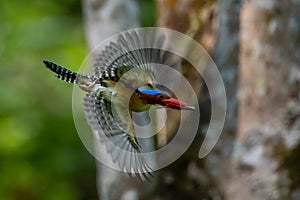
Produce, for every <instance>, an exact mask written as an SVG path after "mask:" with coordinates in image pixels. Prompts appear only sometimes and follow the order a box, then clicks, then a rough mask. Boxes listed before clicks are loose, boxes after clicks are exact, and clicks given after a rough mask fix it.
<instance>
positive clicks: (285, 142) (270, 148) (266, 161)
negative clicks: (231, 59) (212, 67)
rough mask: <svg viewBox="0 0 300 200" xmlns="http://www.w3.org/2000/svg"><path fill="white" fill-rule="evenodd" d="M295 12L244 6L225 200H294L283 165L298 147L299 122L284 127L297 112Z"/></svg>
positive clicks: (278, 4) (263, 4)
mask: <svg viewBox="0 0 300 200" xmlns="http://www.w3.org/2000/svg"><path fill="white" fill-rule="evenodd" d="M296 8H299V2H298V1H273V0H268V1H260V0H252V1H244V5H243V7H242V11H241V19H240V22H241V46H240V48H241V51H240V81H239V84H240V85H239V92H238V97H239V118H238V132H237V141H236V144H235V148H234V154H233V157H232V173H231V175H232V179H231V180H230V181H228V184H227V185H228V187H227V193H226V199H230V200H235V199H237V200H238V199H244V200H247V199H249V200H250V199H295V198H294V197H296V196H297V198H299V184H298V186H297V187H298V190H297V189H296V190H294V189H291V187H290V186H291V181H292V180H291V179H290V178H289V174H290V173H291V170H290V169H289V167H291V166H289V165H288V164H287V163H289V162H290V160H291V158H290V156H291V152H294V151H291V150H292V149H293V148H294V147H296V146H297V143H298V142H297V141H298V139H299V135H300V134H299V118H298V119H297V120H298V122H297V123H298V125H295V122H293V123H292V124H293V125H291V126H289V127H288V126H287V124H286V123H285V122H286V121H290V119H289V117H288V115H287V113H290V111H291V110H294V109H295V108H296V107H297V106H296V105H297V104H298V107H299V86H297V85H296V84H297V83H298V82H299V64H300V63H299V57H298V55H299V54H298V55H297V54H296V53H295V52H299V28H300V27H299V24H298V23H295V22H296V21H299V14H298V13H296ZM297 74H298V75H297ZM295 87H296V88H297V87H298V88H297V89H296V92H295V91H294V89H293V88H295ZM293 93H296V95H295V94H293ZM293 96H294V97H293ZM295 96H297V97H295ZM297 102H298V103H297ZM293 106H294V107H293ZM291 107H293V108H291ZM295 121H296V120H295ZM298 157H299V156H298ZM283 163H285V164H283ZM293 170H295V168H293ZM294 175H295V174H294ZM296 176H298V177H299V174H298V175H296ZM298 180H299V178H298ZM295 188H296V187H295ZM294 191H297V193H294Z"/></svg>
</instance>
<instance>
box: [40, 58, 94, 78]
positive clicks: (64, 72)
mask: <svg viewBox="0 0 300 200" xmlns="http://www.w3.org/2000/svg"><path fill="white" fill-rule="evenodd" d="M43 62H44V64H45V65H46V67H47V68H48V69H50V70H51V71H52V72H54V73H55V74H56V77H57V78H59V79H61V80H63V81H66V82H69V83H75V84H82V83H84V82H85V83H88V82H91V81H92V80H93V77H91V76H87V75H83V74H78V73H76V72H73V71H71V70H68V69H66V68H64V67H62V66H59V65H57V64H55V63H53V62H50V61H46V60H44V61H43Z"/></svg>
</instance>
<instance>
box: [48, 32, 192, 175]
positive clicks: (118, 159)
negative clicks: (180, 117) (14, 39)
mask: <svg viewBox="0 0 300 200" xmlns="http://www.w3.org/2000/svg"><path fill="white" fill-rule="evenodd" d="M164 42H165V38H164V37H159V38H156V37H155V36H149V37H143V36H140V35H139V34H138V33H137V32H135V31H132V32H129V33H128V32H125V33H123V34H120V36H119V37H118V39H117V40H116V41H115V42H110V43H109V44H108V45H107V46H106V47H105V48H104V49H103V50H102V51H101V52H99V54H98V55H97V56H96V57H95V58H94V64H93V74H92V75H85V74H79V73H76V72H73V71H71V70H68V69H66V68H64V67H62V66H60V65H57V64H55V63H53V62H50V61H44V64H45V66H46V67H47V68H48V69H50V70H51V71H52V72H54V73H55V74H56V77H57V78H59V79H61V80H63V81H66V82H69V83H74V84H76V85H78V86H79V87H80V88H81V89H82V90H83V91H85V92H86V94H85V97H84V99H83V107H84V110H85V115H86V119H87V122H88V124H89V125H90V126H91V128H92V130H93V131H95V132H97V133H98V134H99V138H100V140H101V141H102V142H104V144H105V145H106V149H107V152H108V153H109V154H110V155H111V158H112V160H113V161H114V162H115V163H117V164H118V166H119V167H120V169H124V170H125V171H126V172H127V173H129V174H130V175H135V176H137V177H138V178H140V179H141V180H144V179H145V178H146V179H148V178H149V176H150V175H151V172H152V166H151V164H150V163H149V162H148V161H147V158H145V157H144V156H143V155H141V154H140V152H141V149H142V148H143V147H142V146H141V145H140V144H139V141H138V139H137V137H136V136H137V134H136V132H135V129H134V126H133V123H132V113H133V112H144V111H147V110H149V108H150V107H151V106H156V107H157V109H159V108H171V109H177V110H194V109H195V108H194V107H193V106H190V105H188V104H187V103H185V102H182V101H180V100H178V99H176V98H174V97H173V96H172V95H171V94H170V93H168V91H165V90H163V89H161V87H159V85H156V83H155V76H156V69H155V66H153V63H158V64H164V65H168V66H170V67H174V66H175V65H178V61H174V58H173V55H172V53H171V52H169V51H166V50H162V49H160V48H152V47H151V46H153V45H151V44H153V43H156V44H161V45H163V44H164ZM145 46H146V48H145ZM108 140H109V141H108ZM121 150H124V151H121ZM127 152H129V154H128V153H127Z"/></svg>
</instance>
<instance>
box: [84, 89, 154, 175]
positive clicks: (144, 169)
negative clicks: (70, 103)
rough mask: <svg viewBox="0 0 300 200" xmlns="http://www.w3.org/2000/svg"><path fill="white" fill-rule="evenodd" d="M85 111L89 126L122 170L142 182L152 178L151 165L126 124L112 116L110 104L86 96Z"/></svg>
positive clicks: (91, 96) (98, 98)
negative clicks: (127, 129)
mask: <svg viewBox="0 0 300 200" xmlns="http://www.w3.org/2000/svg"><path fill="white" fill-rule="evenodd" d="M84 110H85V113H86V118H87V120H88V123H89V125H90V126H91V127H92V129H93V130H94V131H97V133H98V134H99V137H100V140H101V142H103V143H104V144H105V146H106V150H107V152H108V153H109V154H110V155H111V158H112V160H113V162H114V163H117V164H118V167H120V169H121V170H125V171H126V172H128V173H129V174H134V175H135V176H137V177H138V178H140V179H141V180H144V179H149V177H150V176H151V174H150V172H151V167H150V163H148V162H147V159H146V158H144V156H143V155H142V154H140V147H139V146H137V145H136V143H135V142H134V141H132V138H131V136H130V135H129V134H128V133H127V132H125V131H124V130H126V124H124V122H122V121H120V120H119V119H118V118H117V117H116V116H114V117H113V116H112V111H111V106H110V102H108V101H107V100H105V98H103V97H101V96H95V95H93V94H86V96H85V98H84Z"/></svg>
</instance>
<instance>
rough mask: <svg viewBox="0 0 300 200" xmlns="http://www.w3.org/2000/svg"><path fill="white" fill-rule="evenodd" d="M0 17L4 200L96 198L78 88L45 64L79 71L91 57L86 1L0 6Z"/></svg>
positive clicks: (6, 3)
mask: <svg viewBox="0 0 300 200" xmlns="http://www.w3.org/2000/svg"><path fill="white" fill-rule="evenodd" d="M0 19H1V20H0V43H1V45H0V60H1V67H0V91H1V95H0V102H1V106H0V159H1V160H0V177H1V178H0V199H5V200H14V199H18V200H19V199H23V200H27V199H28V200H31V199H43V200H52V199H53V200H54V199H55V200H60V199H62V200H68V199H70V200H71V199H72V200H77V199H97V197H96V184H95V180H96V176H95V161H94V159H93V157H92V156H91V155H90V154H89V153H88V152H87V151H86V150H85V148H84V146H83V144H82V143H81V141H80V139H79V137H78V135H77V132H76V129H75V126H74V123H73V118H72V108H71V106H72V102H71V97H72V94H71V92H72V86H71V85H68V84H65V83H64V82H61V81H58V79H56V78H54V75H53V74H51V73H50V72H49V71H48V70H47V69H46V68H45V67H44V65H43V63H42V61H43V60H44V59H46V60H50V61H51V60H52V61H55V62H56V63H59V64H61V65H63V66H67V67H68V68H70V69H72V70H75V71H77V70H78V68H79V66H80V64H81V62H82V61H83V59H84V57H85V56H86V54H87V47H86V44H85V40H84V29H83V27H84V26H83V20H82V13H81V2H80V1H76V0H51V1H50V0H48V1H38V0H32V1H17V0H12V1H0Z"/></svg>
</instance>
